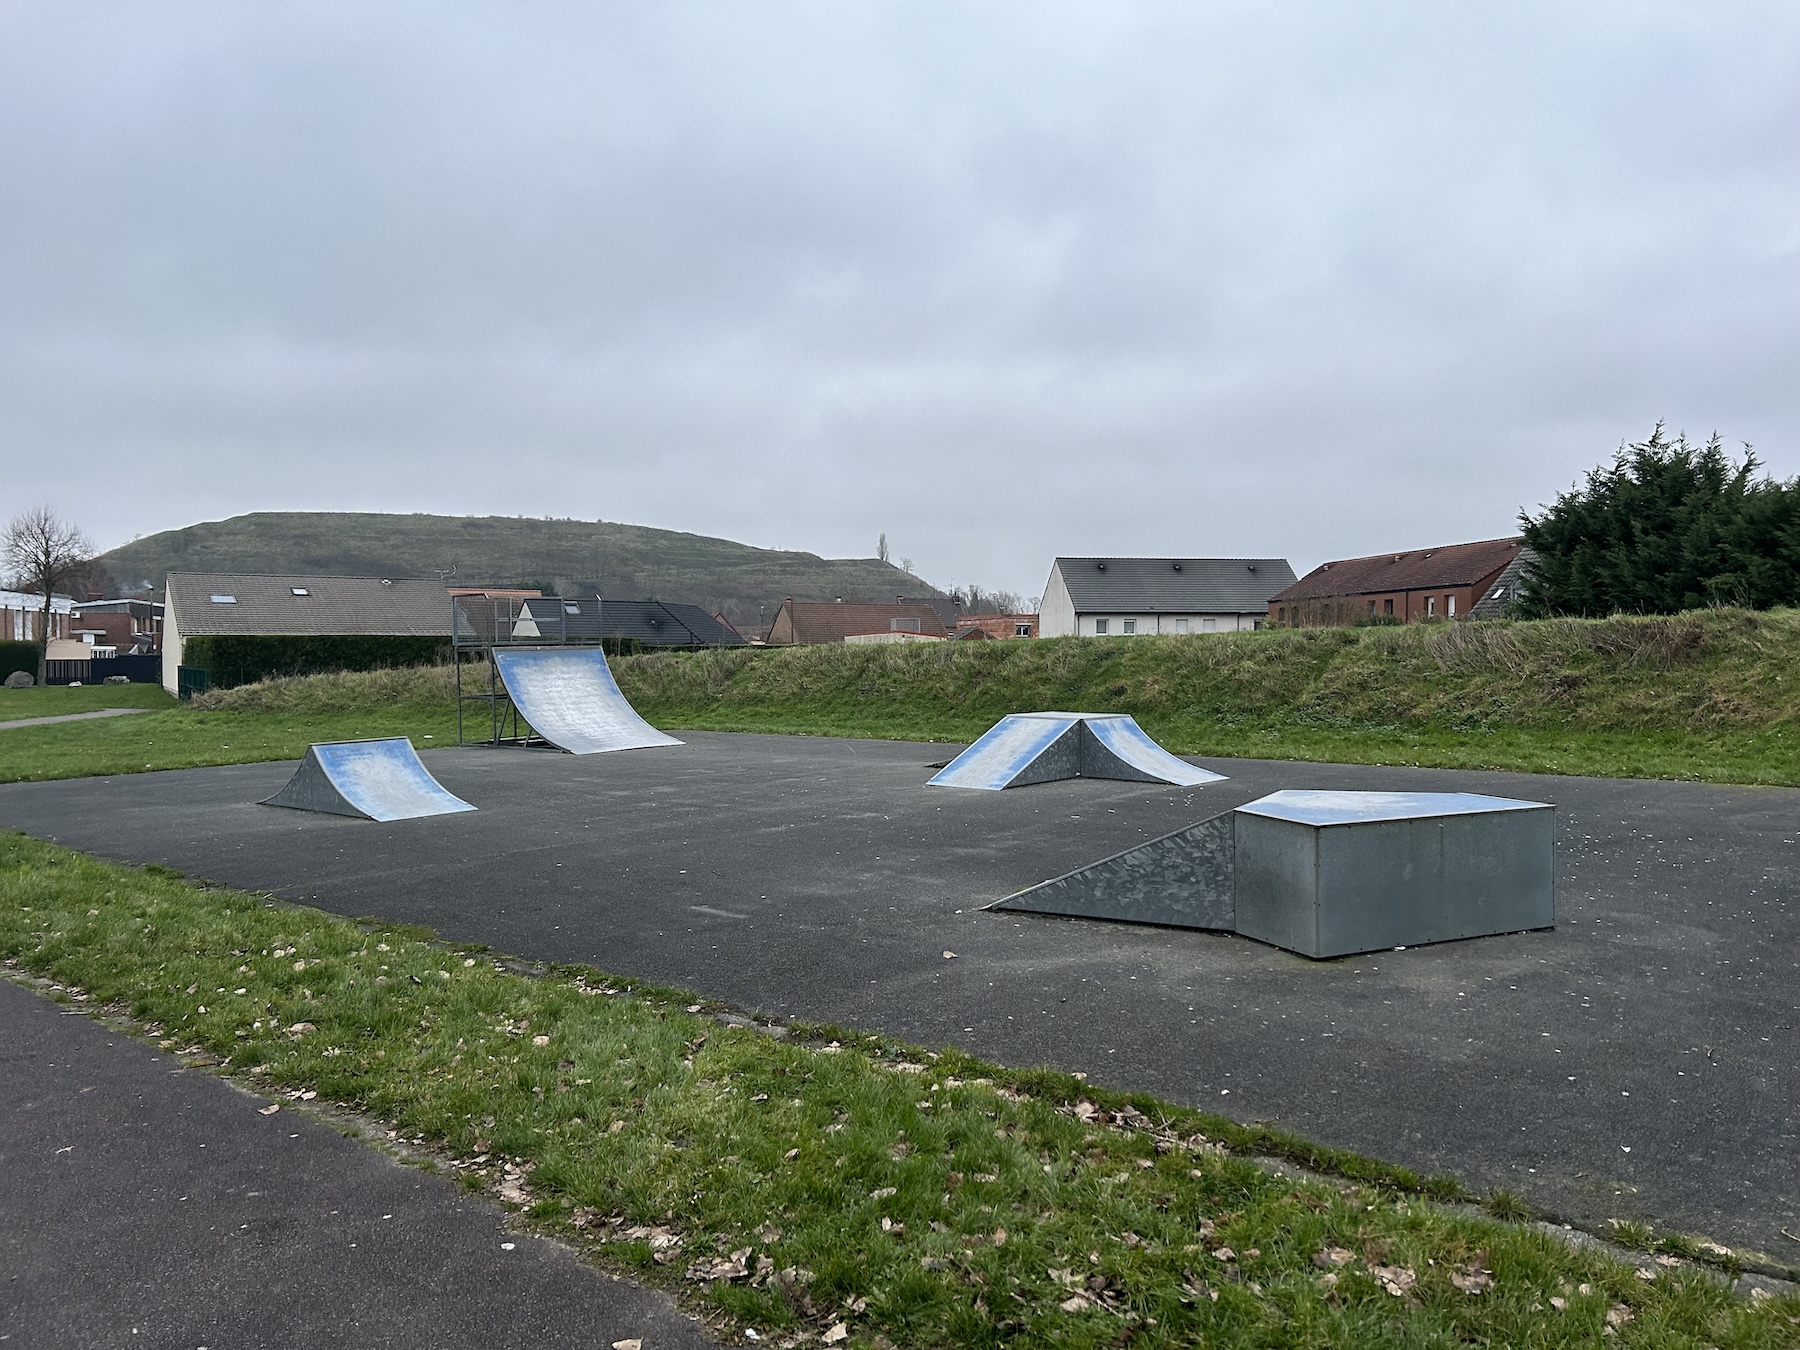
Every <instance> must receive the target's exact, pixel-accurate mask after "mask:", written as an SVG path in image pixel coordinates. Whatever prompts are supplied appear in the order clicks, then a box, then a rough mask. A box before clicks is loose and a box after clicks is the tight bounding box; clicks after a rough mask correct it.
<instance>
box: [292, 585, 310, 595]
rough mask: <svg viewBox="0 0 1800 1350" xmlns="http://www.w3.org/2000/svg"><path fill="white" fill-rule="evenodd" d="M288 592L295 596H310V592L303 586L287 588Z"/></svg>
mask: <svg viewBox="0 0 1800 1350" xmlns="http://www.w3.org/2000/svg"><path fill="white" fill-rule="evenodd" d="M288 590H289V591H291V592H292V593H293V594H295V595H311V594H312V592H311V591H309V590H307V589H306V587H304V586H289V587H288Z"/></svg>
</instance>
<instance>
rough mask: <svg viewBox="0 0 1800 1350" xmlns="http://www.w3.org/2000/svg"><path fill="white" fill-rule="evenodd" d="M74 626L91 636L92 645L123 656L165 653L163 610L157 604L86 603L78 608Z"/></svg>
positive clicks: (132, 601) (134, 601)
mask: <svg viewBox="0 0 1800 1350" xmlns="http://www.w3.org/2000/svg"><path fill="white" fill-rule="evenodd" d="M74 626H75V629H76V631H78V632H83V633H87V634H90V635H92V636H91V645H95V646H106V647H112V648H114V649H116V650H117V651H119V652H120V653H122V654H129V655H133V656H143V655H148V654H151V653H154V652H159V651H161V650H162V630H163V607H162V606H161V605H160V604H157V603H156V602H155V601H151V600H141V599H120V600H84V601H81V602H80V603H78V604H77V605H76V606H75V613H74ZM83 640H84V641H90V639H89V638H84V639H83Z"/></svg>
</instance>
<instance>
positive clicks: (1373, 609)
mask: <svg viewBox="0 0 1800 1350" xmlns="http://www.w3.org/2000/svg"><path fill="white" fill-rule="evenodd" d="M1374 612H1375V602H1374V601H1373V600H1371V601H1369V613H1371V614H1373V613H1374Z"/></svg>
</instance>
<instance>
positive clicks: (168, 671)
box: [162, 572, 450, 694]
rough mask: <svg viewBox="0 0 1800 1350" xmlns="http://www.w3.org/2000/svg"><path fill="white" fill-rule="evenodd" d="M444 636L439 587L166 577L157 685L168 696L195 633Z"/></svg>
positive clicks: (445, 610) (374, 580) (446, 627)
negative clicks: (160, 680) (183, 654)
mask: <svg viewBox="0 0 1800 1350" xmlns="http://www.w3.org/2000/svg"><path fill="white" fill-rule="evenodd" d="M353 634H375V635H379V636H384V637H445V638H447V637H449V636H450V593H449V592H448V591H446V590H445V589H444V587H443V584H442V583H441V582H437V581H424V580H418V579H408V578H396V579H394V580H391V581H388V580H383V579H382V578H380V577H298V576H247V575H243V574H231V573H223V572H171V573H169V581H168V587H167V592H166V595H165V597H164V609H163V665H162V676H163V678H162V682H163V688H165V689H167V690H168V691H169V692H170V693H171V694H173V693H176V692H177V690H178V686H179V683H180V679H179V677H180V670H181V650H182V647H183V645H184V644H185V643H186V642H187V640H188V639H189V638H195V637H201V636H208V637H213V636H227V637H243V636H281V637H339V636H348V635H353Z"/></svg>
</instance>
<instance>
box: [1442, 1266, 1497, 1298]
mask: <svg viewBox="0 0 1800 1350" xmlns="http://www.w3.org/2000/svg"><path fill="white" fill-rule="evenodd" d="M1450 1283H1451V1284H1453V1285H1455V1286H1456V1287H1457V1288H1458V1289H1460V1290H1462V1291H1463V1293H1465V1294H1485V1293H1486V1292H1487V1291H1488V1290H1490V1289H1492V1288H1493V1287H1494V1277H1493V1274H1492V1273H1491V1272H1489V1271H1485V1270H1455V1271H1452V1272H1450Z"/></svg>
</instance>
